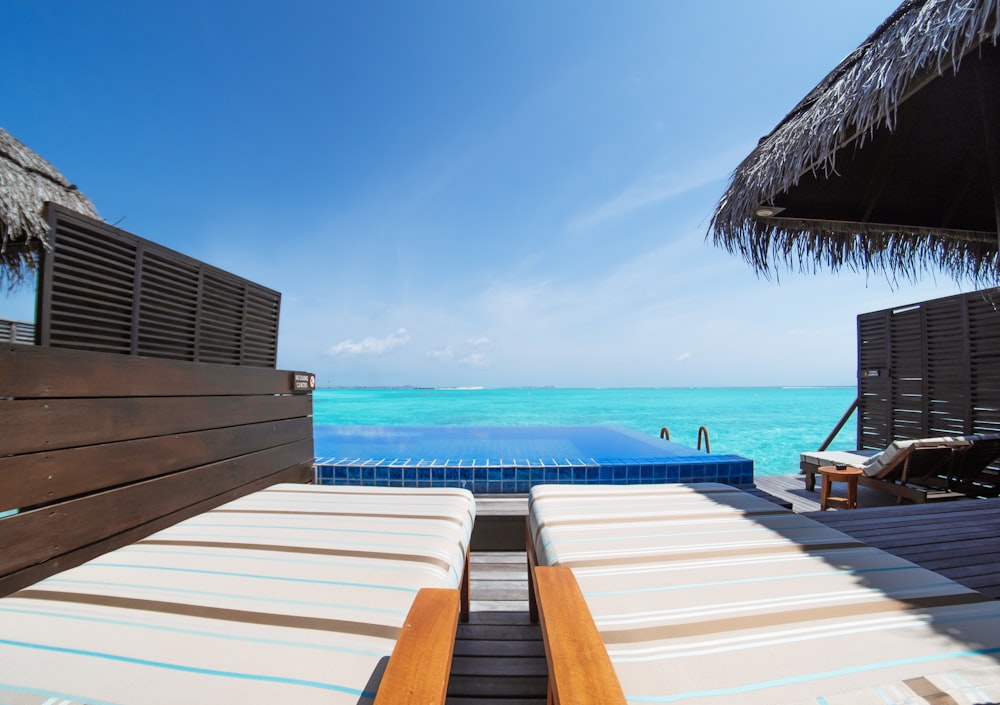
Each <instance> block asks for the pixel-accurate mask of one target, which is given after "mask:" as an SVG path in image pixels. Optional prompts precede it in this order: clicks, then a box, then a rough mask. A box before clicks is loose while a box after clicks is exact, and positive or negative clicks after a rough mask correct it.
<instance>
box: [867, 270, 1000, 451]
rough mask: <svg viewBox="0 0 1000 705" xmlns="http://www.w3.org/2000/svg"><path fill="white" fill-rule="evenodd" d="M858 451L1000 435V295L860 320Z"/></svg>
mask: <svg viewBox="0 0 1000 705" xmlns="http://www.w3.org/2000/svg"><path fill="white" fill-rule="evenodd" d="M858 399H859V407H858V443H859V447H861V448H884V447H885V446H887V445H888V444H889V443H891V442H892V441H893V440H897V439H910V438H928V437H933V436H947V435H962V434H973V433H996V432H1000V288H995V289H987V290H984V291H976V292H972V293H969V294H963V295H959V296H950V297H946V298H941V299H935V300H932V301H925V302H922V303H919V304H914V305H912V306H904V307H900V308H895V309H887V310H883V311H875V312H873V313H866V314H862V315H860V316H858Z"/></svg>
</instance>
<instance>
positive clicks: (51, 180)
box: [0, 128, 98, 291]
mask: <svg viewBox="0 0 1000 705" xmlns="http://www.w3.org/2000/svg"><path fill="white" fill-rule="evenodd" d="M46 201H52V202H54V203H58V204H59V205H62V206H65V207H66V208H70V209H72V210H74V211H76V212H78V213H82V214H83V215H87V216H90V217H91V218H97V217H98V216H97V211H96V210H95V209H94V205H93V204H92V203H91V202H90V199H88V198H87V197H86V196H85V195H83V194H82V193H80V191H79V190H78V189H77V188H76V186H74V185H73V184H71V183H70V182H69V181H67V180H66V178H65V177H64V176H63V175H62V174H60V173H59V172H58V171H56V169H55V167H53V166H52V165H51V164H49V163H48V162H47V161H45V160H44V159H42V157H40V156H39V155H38V154H36V153H35V152H33V151H31V150H30V149H28V148H27V147H25V146H24V145H23V144H21V142H19V141H18V140H17V139H15V138H14V137H13V136H12V135H11V134H10V133H8V132H7V131H6V130H4V129H3V128H0V291H4V290H7V289H9V288H13V287H14V286H16V285H17V284H19V283H20V282H21V281H22V280H23V279H24V277H25V275H26V274H27V273H29V272H32V271H34V269H35V268H36V266H37V262H38V254H37V253H38V250H39V247H45V246H47V244H48V243H47V239H46V236H47V234H48V229H49V228H48V224H47V223H46V221H45V216H44V214H43V208H44V205H45V202H46Z"/></svg>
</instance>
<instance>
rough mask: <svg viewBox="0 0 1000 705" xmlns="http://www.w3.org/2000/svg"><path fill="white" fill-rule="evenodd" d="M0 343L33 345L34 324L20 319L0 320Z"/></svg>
mask: <svg viewBox="0 0 1000 705" xmlns="http://www.w3.org/2000/svg"><path fill="white" fill-rule="evenodd" d="M0 343H19V344H21V345H34V343H35V325H34V324H33V323H23V322H22V321H8V320H0Z"/></svg>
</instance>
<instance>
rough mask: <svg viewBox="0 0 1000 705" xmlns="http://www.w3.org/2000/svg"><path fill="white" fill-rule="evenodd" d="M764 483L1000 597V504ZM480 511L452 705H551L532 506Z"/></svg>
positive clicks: (829, 520) (838, 523)
mask: <svg viewBox="0 0 1000 705" xmlns="http://www.w3.org/2000/svg"><path fill="white" fill-rule="evenodd" d="M762 479H763V478H759V480H758V488H759V489H763V490H765V491H767V492H770V493H772V494H775V495H776V496H777V497H778V499H780V500H782V501H785V502H792V504H793V506H794V507H795V511H799V512H803V513H807V514H808V515H809V516H810V517H811V518H813V519H815V520H817V521H819V522H821V523H823V524H826V525H828V526H831V527H833V528H835V529H838V530H840V531H843V532H844V533H846V534H849V535H851V536H853V537H855V538H858V539H860V540H862V541H864V542H866V543H868V544H869V545H872V546H876V547H878V548H881V549H883V550H885V551H888V552H889V553H893V554H895V555H897V556H901V557H903V558H906V559H907V560H910V561H913V562H914V563H917V564H918V565H921V566H923V567H925V568H929V569H930V570H934V571H936V572H938V573H940V574H942V575H944V576H946V577H948V578H951V579H952V580H954V581H956V582H958V583H960V584H962V585H965V586H967V587H971V588H973V589H976V590H979V591H980V592H982V593H984V594H986V595H988V596H990V597H992V598H994V599H1000V499H993V500H962V501H956V502H943V503H937V504H915V505H903V506H896V505H895V504H892V501H893V499H892V498H891V497H888V501H887V500H886V496H885V495H882V494H881V493H878V492H873V491H869V492H870V494H869V492H860V490H864V489H865V488H859V508H858V509H856V510H852V511H842V510H835V511H826V512H820V511H817V510H818V509H819V493H818V492H807V491H806V490H805V487H804V485H803V481H802V477H801V476H797V475H790V476H782V477H776V478H768V479H767V480H765V481H763V482H761V481H760V480H762ZM477 506H478V508H477V518H476V533H475V534H474V536H473V543H472V548H473V553H472V559H471V579H472V580H471V590H472V616H471V620H470V622H469V623H468V624H461V625H459V627H458V639H457V641H456V644H455V658H454V661H453V664H452V672H451V681H450V684H449V688H448V703H449V704H450V705H472V703H490V705H542V704H543V703H545V696H546V665H545V649H544V646H543V644H542V640H541V632H540V630H539V628H538V626H537V625H533V624H531V623H530V622H529V621H528V603H527V600H528V580H527V562H526V557H525V554H524V551H523V549H522V548H521V547H522V546H523V545H524V517H525V515H526V513H527V498H526V497H523V496H521V497H503V498H500V497H478V498H477Z"/></svg>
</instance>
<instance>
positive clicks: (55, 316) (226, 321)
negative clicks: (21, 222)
mask: <svg viewBox="0 0 1000 705" xmlns="http://www.w3.org/2000/svg"><path fill="white" fill-rule="evenodd" d="M46 208H47V212H46V214H47V218H48V221H49V228H50V231H49V238H50V242H51V245H52V249H51V250H49V251H45V252H44V254H43V256H42V266H41V269H40V275H39V287H38V321H37V325H38V339H37V342H38V344H39V345H45V346H51V347H59V348H75V349H77V350H94V351H98V352H111V353H120V354H126V355H143V356H146V357H158V358H168V359H172V360H189V361H192V362H212V363H219V364H224V365H248V366H253V367H272V368H273V367H275V366H276V361H277V354H278V313H279V310H280V307H281V294H279V293H278V292H277V291H272V290H271V289H267V288H265V287H262V286H260V285H258V284H254V283H253V282H251V281H248V280H246V279H241V278H240V277H237V276H234V275H232V274H230V273H228V272H225V271H223V270H221V269H217V268H215V267H212V266H210V265H207V264H205V263H204V262H200V261H198V260H196V259H193V258H191V257H187V256H186V255H182V254H180V253H179V252H175V251H174V250H171V249H168V248H166V247H163V246H162V245H157V244H156V243H154V242H150V241H149V240H144V239H143V238H141V237H137V236H135V235H132V234H130V233H127V232H125V231H124V230H119V229H117V228H113V227H111V226H110V225H107V224H105V223H102V222H100V221H98V220H94V219H92V218H88V217H86V216H83V215H80V214H79V213H76V212H74V211H71V210H68V209H66V208H63V207H61V206H58V205H55V204H52V203H49V204H47V205H46Z"/></svg>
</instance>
